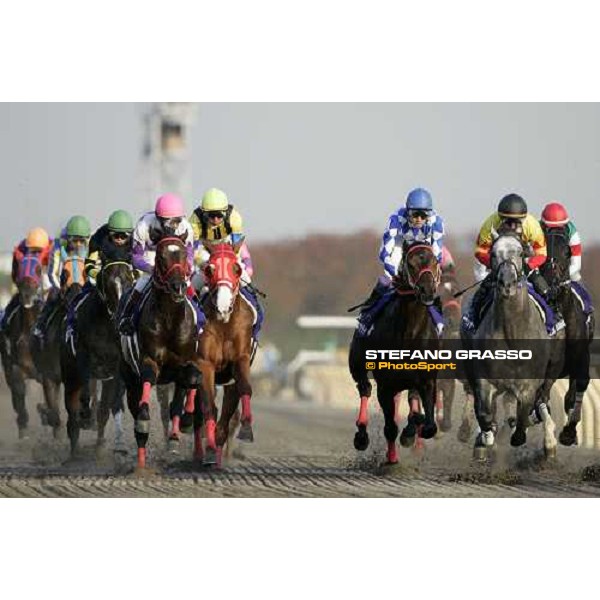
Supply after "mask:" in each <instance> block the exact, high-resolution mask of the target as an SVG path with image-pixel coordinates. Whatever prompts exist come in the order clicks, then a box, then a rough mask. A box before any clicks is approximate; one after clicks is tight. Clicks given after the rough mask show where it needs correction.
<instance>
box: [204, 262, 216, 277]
mask: <svg viewBox="0 0 600 600" xmlns="http://www.w3.org/2000/svg"><path fill="white" fill-rule="evenodd" d="M202 270H203V273H204V277H206V278H207V279H210V278H211V277H212V276H213V274H214V272H215V265H211V264H210V263H207V264H205V265H204V267H203V269H202Z"/></svg>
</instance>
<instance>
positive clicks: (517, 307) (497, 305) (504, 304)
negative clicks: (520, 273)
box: [492, 283, 531, 339]
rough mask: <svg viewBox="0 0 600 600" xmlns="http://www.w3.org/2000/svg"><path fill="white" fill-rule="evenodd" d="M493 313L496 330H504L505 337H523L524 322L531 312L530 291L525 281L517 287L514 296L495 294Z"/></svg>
mask: <svg viewBox="0 0 600 600" xmlns="http://www.w3.org/2000/svg"><path fill="white" fill-rule="evenodd" d="M492 314H493V325H494V329H495V330H502V331H504V334H505V337H507V338H510V339H518V338H520V337H522V334H523V322H527V321H528V320H529V316H530V314H531V304H530V302H529V292H528V291H527V286H526V285H525V283H523V284H522V285H521V286H520V287H518V288H517V293H516V294H515V295H514V296H509V297H508V298H503V297H502V296H500V295H499V294H495V296H494V303H493V307H492ZM519 317H521V318H519Z"/></svg>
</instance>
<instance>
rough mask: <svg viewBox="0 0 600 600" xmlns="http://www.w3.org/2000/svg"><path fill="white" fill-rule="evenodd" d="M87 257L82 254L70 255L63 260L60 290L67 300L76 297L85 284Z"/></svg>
mask: <svg viewBox="0 0 600 600" xmlns="http://www.w3.org/2000/svg"><path fill="white" fill-rule="evenodd" d="M86 279H87V276H86V274H85V258H83V257H81V256H68V257H67V258H65V259H64V260H63V266H62V271H61V274H60V291H61V294H62V296H63V298H65V299H66V300H67V301H70V300H71V299H72V298H74V297H75V296H76V295H77V294H78V293H79V292H80V291H81V289H82V288H83V286H84V285H85V282H86Z"/></svg>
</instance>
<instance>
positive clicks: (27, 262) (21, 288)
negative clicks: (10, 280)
mask: <svg viewBox="0 0 600 600" xmlns="http://www.w3.org/2000/svg"><path fill="white" fill-rule="evenodd" d="M16 283H17V290H18V291H17V294H16V296H17V298H13V302H15V301H18V308H17V309H16V310H14V311H13V312H12V313H11V315H10V316H9V317H8V319H7V322H6V323H5V326H4V328H3V330H2V332H0V354H1V356H2V365H3V366H4V373H5V376H6V383H7V384H8V386H9V387H10V392H11V396H12V404H13V408H14V410H15V412H16V413H17V427H18V428H19V438H23V437H25V435H26V430H27V425H28V423H29V413H28V412H27V406H26V404H25V395H26V381H27V380H28V379H35V380H39V374H38V372H37V370H36V368H35V365H34V363H33V358H32V356H31V351H30V348H29V336H30V335H31V330H32V329H33V327H34V325H35V321H36V319H37V317H38V315H39V313H40V310H41V304H42V265H41V263H40V260H39V257H38V256H36V255H35V254H32V255H28V256H25V257H24V258H23V259H22V260H21V262H20V263H19V270H18V273H17V282H16Z"/></svg>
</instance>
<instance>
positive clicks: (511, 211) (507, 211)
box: [498, 194, 527, 219]
mask: <svg viewBox="0 0 600 600" xmlns="http://www.w3.org/2000/svg"><path fill="white" fill-rule="evenodd" d="M498 215H499V216H500V217H502V218H505V219H524V218H525V217H526V216H527V204H526V203H525V200H523V198H521V196H519V195H518V194H508V196H504V198H502V200H500V204H498Z"/></svg>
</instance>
